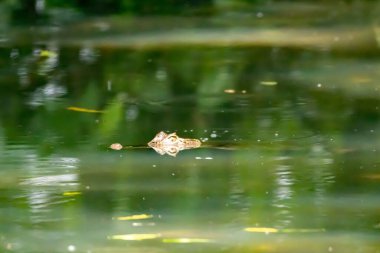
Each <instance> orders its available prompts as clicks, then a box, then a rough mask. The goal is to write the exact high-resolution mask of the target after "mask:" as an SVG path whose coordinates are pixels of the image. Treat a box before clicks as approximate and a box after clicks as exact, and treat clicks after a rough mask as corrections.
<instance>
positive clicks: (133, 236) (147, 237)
mask: <svg viewBox="0 0 380 253" xmlns="http://www.w3.org/2000/svg"><path fill="white" fill-rule="evenodd" d="M159 237H161V234H125V235H111V236H109V237H108V239H111V240H124V241H142V240H151V239H156V238H159Z"/></svg>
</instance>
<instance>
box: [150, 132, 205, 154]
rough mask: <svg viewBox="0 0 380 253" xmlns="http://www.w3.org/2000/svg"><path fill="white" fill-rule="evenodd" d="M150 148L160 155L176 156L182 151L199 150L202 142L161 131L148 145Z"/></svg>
mask: <svg viewBox="0 0 380 253" xmlns="http://www.w3.org/2000/svg"><path fill="white" fill-rule="evenodd" d="M148 146H149V147H151V148H153V149H154V150H155V151H156V152H157V153H159V154H160V155H164V154H168V155H170V156H176V155H177V154H178V152H179V151H181V150H184V149H192V148H199V147H200V146H201V141H200V140H198V139H186V138H180V137H178V136H177V134H176V133H171V134H166V133H164V132H162V131H161V132H159V133H158V134H157V135H156V136H155V137H154V138H153V140H151V141H150V142H149V143H148Z"/></svg>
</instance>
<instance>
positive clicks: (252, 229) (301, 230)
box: [244, 227, 326, 234]
mask: <svg viewBox="0 0 380 253" xmlns="http://www.w3.org/2000/svg"><path fill="white" fill-rule="evenodd" d="M244 231H246V232H252V233H265V234H269V233H320V232H326V229H324V228H284V229H277V228H266V227H248V228H245V229H244Z"/></svg>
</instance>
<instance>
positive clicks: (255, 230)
mask: <svg viewBox="0 0 380 253" xmlns="http://www.w3.org/2000/svg"><path fill="white" fill-rule="evenodd" d="M244 231H247V232H253V233H265V234H269V233H278V231H279V230H278V229H277V228H265V227H250V228H245V229H244Z"/></svg>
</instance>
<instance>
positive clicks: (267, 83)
mask: <svg viewBox="0 0 380 253" xmlns="http://www.w3.org/2000/svg"><path fill="white" fill-rule="evenodd" d="M260 84H261V85H266V86H274V85H277V82H276V81H261V82H260Z"/></svg>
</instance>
